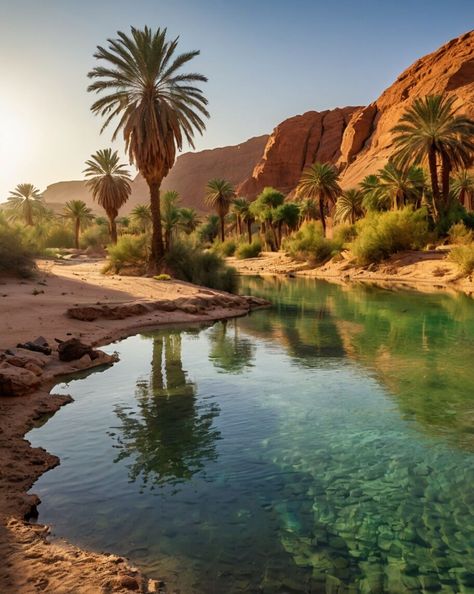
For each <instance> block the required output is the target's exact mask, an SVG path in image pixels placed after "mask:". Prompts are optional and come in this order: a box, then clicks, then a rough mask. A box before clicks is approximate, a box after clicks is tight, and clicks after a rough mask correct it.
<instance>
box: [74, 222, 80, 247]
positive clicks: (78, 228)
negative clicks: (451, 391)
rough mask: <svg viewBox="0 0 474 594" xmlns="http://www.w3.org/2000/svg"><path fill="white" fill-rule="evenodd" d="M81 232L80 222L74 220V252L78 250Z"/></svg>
mask: <svg viewBox="0 0 474 594" xmlns="http://www.w3.org/2000/svg"><path fill="white" fill-rule="evenodd" d="M80 231H81V221H80V220H79V219H76V225H75V229H74V239H75V244H76V250H78V249H79V233H80Z"/></svg>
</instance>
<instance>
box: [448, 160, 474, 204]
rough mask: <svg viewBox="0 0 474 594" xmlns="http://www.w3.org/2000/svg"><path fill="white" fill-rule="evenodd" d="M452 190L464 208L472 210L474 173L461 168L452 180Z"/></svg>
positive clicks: (473, 202)
mask: <svg viewBox="0 0 474 594" xmlns="http://www.w3.org/2000/svg"><path fill="white" fill-rule="evenodd" d="M453 192H454V195H455V196H456V198H457V199H458V200H459V202H460V203H461V204H462V205H463V206H464V208H465V209H466V210H474V175H473V174H472V173H469V171H466V169H462V170H461V171H459V172H458V174H457V175H456V176H455V178H454V180H453Z"/></svg>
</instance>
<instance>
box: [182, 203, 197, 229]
mask: <svg viewBox="0 0 474 594" xmlns="http://www.w3.org/2000/svg"><path fill="white" fill-rule="evenodd" d="M198 225H199V215H198V213H197V212H196V210H195V209H194V208H180V209H179V226H180V228H181V229H182V230H183V231H184V232H185V233H186V235H190V234H191V233H192V232H193V231H195V230H196V229H197V228H198Z"/></svg>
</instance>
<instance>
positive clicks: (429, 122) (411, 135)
mask: <svg viewBox="0 0 474 594" xmlns="http://www.w3.org/2000/svg"><path fill="white" fill-rule="evenodd" d="M455 101H456V98H455V97H454V96H451V97H447V96H443V95H428V96H427V97H423V98H420V99H415V101H414V102H413V105H412V106H411V107H410V108H409V109H407V110H406V112H405V113H404V114H403V115H402V117H401V119H400V122H399V124H397V125H396V126H394V127H393V128H392V132H393V133H394V144H395V147H396V152H395V158H396V159H397V161H398V162H399V164H400V165H401V166H402V167H403V166H407V165H408V164H410V163H414V164H423V163H425V162H428V166H429V171H430V177H431V188H432V191H433V199H434V200H433V202H434V208H435V213H436V214H437V207H438V204H439V203H440V199H441V198H442V202H443V206H446V205H447V204H448V200H449V177H450V173H451V171H453V170H455V169H462V168H467V167H469V165H470V163H471V161H472V158H473V154H474V120H472V119H470V118H468V117H467V116H465V115H460V114H459V113H458V111H459V108H455V107H454V102H455ZM438 169H440V171H441V191H440V184H439V181H440V180H439V176H438Z"/></svg>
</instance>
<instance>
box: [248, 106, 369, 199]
mask: <svg viewBox="0 0 474 594" xmlns="http://www.w3.org/2000/svg"><path fill="white" fill-rule="evenodd" d="M359 109H361V108H357V107H343V108H342V109H339V108H336V109H331V110H327V111H322V112H318V111H308V112H307V113H304V114H303V115H297V116H295V117H292V118H289V119H288V120H285V121H284V122H282V123H281V124H279V125H278V126H277V127H276V128H275V129H274V130H273V133H272V134H271V136H270V138H269V139H268V142H267V145H266V147H265V152H264V154H263V157H262V159H261V160H260V162H259V163H258V164H257V165H256V166H255V169H254V170H253V173H252V175H251V177H249V178H248V179H247V180H246V181H244V183H242V184H241V185H240V186H239V188H238V192H239V194H240V195H241V196H247V197H248V198H254V197H255V196H256V195H257V194H258V193H259V192H261V191H262V190H263V188H264V187H265V186H273V187H275V188H278V189H279V190H280V191H282V192H284V193H288V192H290V191H291V190H292V189H293V188H294V187H295V186H296V184H297V183H298V181H299V179H300V177H301V172H302V171H303V169H304V168H305V167H307V166H308V165H311V164H312V163H314V161H323V162H324V161H331V162H333V163H336V161H337V160H338V159H339V157H340V154H341V152H340V147H341V140H342V137H343V134H344V130H345V128H346V126H347V124H348V122H349V120H350V118H351V115H352V114H353V113H354V112H355V111H358V110H359Z"/></svg>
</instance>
